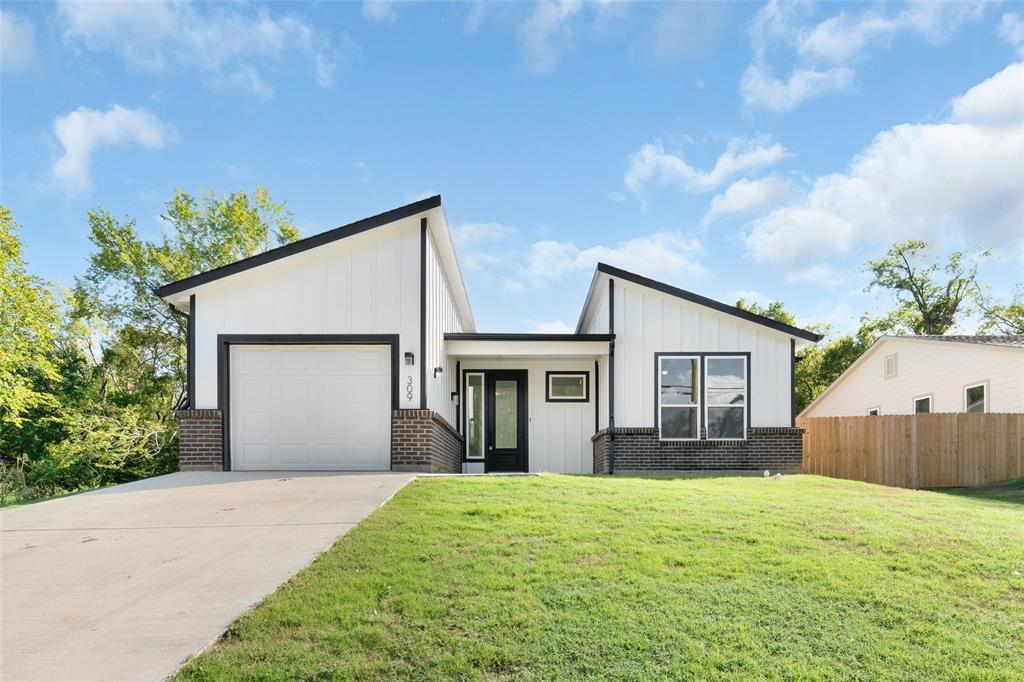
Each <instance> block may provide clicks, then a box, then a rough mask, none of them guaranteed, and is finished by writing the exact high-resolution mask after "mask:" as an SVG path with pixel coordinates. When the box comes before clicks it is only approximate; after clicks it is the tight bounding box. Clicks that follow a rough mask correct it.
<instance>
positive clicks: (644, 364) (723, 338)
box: [595, 279, 792, 427]
mask: <svg viewBox="0 0 1024 682" xmlns="http://www.w3.org/2000/svg"><path fill="white" fill-rule="evenodd" d="M595 319H596V316H595ZM615 336H616V338H615V398H616V400H615V425H616V426H617V427H644V426H646V427H650V426H654V425H655V418H654V396H655V381H656V378H655V372H656V370H655V366H654V354H655V353H673V352H679V353H687V352H695V353H714V352H748V353H750V366H749V369H748V371H749V372H750V392H751V395H750V397H749V405H750V408H749V409H750V425H751V426H789V425H790V423H791V400H792V398H791V395H792V393H791V390H792V389H791V385H790V372H791V361H790V337H789V336H788V335H787V334H784V333H782V332H778V331H775V330H773V329H769V328H768V327H764V326H762V325H758V324H756V323H753V322H748V321H746V320H743V319H740V318H738V317H735V316H732V315H727V314H725V313H720V312H718V311H716V310H713V309H711V308H706V307H704V306H701V305H698V304H696V303H691V302H689V301H686V300H683V299H680V298H677V297H675V296H669V295H668V294H663V293H661V292H659V291H655V290H653V289H649V288H647V287H644V286H641V285H638V284H633V283H631V282H627V281H623V280H621V279H617V280H615Z"/></svg>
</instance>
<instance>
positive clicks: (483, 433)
mask: <svg viewBox="0 0 1024 682" xmlns="http://www.w3.org/2000/svg"><path fill="white" fill-rule="evenodd" d="M477 376H478V377H480V414H479V415H477V419H479V420H480V450H481V452H480V454H479V455H476V454H471V453H470V452H469V443H470V438H469V410H470V407H471V406H472V405H473V401H472V400H471V399H470V398H469V378H470V377H477ZM485 385H486V383H485V381H484V373H483V372H466V405H465V412H464V413H463V415H462V416H463V419H465V420H466V447H465V452H466V460H467V461H473V462H482V461H484V459H486V457H487V444H486V440H487V422H486V418H485V417H484V415H485V414H487V391H486V390H484V386H485Z"/></svg>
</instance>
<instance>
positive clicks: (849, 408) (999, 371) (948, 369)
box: [800, 336, 1024, 417]
mask: <svg viewBox="0 0 1024 682" xmlns="http://www.w3.org/2000/svg"><path fill="white" fill-rule="evenodd" d="M927 412H1024V336H883V337H882V338H880V339H879V340H878V341H876V342H875V343H874V345H872V346H871V348H869V349H868V350H867V351H866V352H865V353H864V354H863V355H861V356H860V357H859V358H858V359H857V361H856V362H854V363H853V364H852V365H850V366H849V367H848V368H847V370H846V371H845V372H843V373H842V374H841V375H840V376H839V378H838V379H836V380H835V381H834V382H832V384H831V385H830V386H829V387H828V388H826V389H825V390H824V391H822V393H821V395H819V396H818V397H817V399H815V400H814V402H812V403H811V404H810V405H808V406H807V407H806V408H805V409H804V411H803V412H801V413H800V416H801V417H846V416H863V415H878V414H920V413H927Z"/></svg>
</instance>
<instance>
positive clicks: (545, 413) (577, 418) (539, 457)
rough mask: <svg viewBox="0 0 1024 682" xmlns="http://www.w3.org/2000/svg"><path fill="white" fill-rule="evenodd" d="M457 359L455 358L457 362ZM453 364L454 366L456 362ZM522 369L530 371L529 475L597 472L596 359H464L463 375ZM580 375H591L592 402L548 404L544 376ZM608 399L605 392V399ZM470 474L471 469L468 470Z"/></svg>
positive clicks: (603, 394)
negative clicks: (593, 441)
mask: <svg viewBox="0 0 1024 682" xmlns="http://www.w3.org/2000/svg"><path fill="white" fill-rule="evenodd" d="M454 359H455V358H453V361H454ZM453 364H454V362H453ZM474 369H520V370H526V371H527V373H528V374H527V379H526V381H527V394H528V395H527V398H528V399H527V412H528V414H529V429H528V431H529V439H530V443H529V460H530V461H529V468H530V471H534V472H539V471H554V472H558V473H565V474H589V473H593V471H594V448H593V445H592V444H591V442H590V437H591V436H593V435H594V432H595V431H594V359H593V358H580V359H572V358H570V359H565V358H464V359H463V360H462V371H463V372H466V371H471V370H474ZM548 371H580V372H587V373H588V374H589V375H590V379H589V381H590V400H589V401H588V402H585V403H549V402H546V400H545V396H546V386H545V383H544V382H545V372H548ZM605 395H607V394H606V393H604V392H603V391H602V398H601V400H602V401H603V400H604V396H605ZM467 470H469V469H467Z"/></svg>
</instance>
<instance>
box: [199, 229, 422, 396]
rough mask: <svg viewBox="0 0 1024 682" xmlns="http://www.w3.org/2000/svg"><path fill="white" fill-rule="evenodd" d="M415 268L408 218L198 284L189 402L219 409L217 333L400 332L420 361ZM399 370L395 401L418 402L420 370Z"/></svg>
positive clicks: (416, 236) (415, 241)
mask: <svg viewBox="0 0 1024 682" xmlns="http://www.w3.org/2000/svg"><path fill="white" fill-rule="evenodd" d="M419 273H420V222H419V218H418V217H413V218H408V219H405V220H401V221H398V222H395V223H393V224H391V225H387V226H384V227H381V228H378V229H374V230H369V231H367V232H364V233H361V234H357V235H353V236H351V237H348V238H346V239H342V240H339V241H336V242H333V243H329V244H325V245H323V246H320V247H318V248H315V249H310V250H309V251H304V252H302V253H297V254H294V255H292V256H289V257H288V258H282V259H280V260H277V261H274V262H271V263H267V264H265V265H262V266H260V267H258V268H252V269H250V270H245V271H243V272H240V273H237V274H235V275H232V276H230V277H225V278H224V279H221V280H216V281H213V282H210V283H208V284H206V285H203V286H201V287H200V288H199V289H198V290H197V291H196V324H195V334H196V337H195V349H196V355H195V377H196V385H195V391H196V405H195V407H196V408H198V409H211V408H216V407H217V335H218V334H398V335H399V337H400V341H399V349H398V351H399V353H400V354H401V353H404V352H406V351H408V352H412V353H414V354H415V355H416V357H417V358H420V356H421V353H420V348H419V343H420V340H419V337H420V313H419V310H420V278H419ZM399 367H400V371H401V372H402V375H401V376H400V377H399V384H400V390H399V406H400V407H403V408H404V407H413V408H414V407H419V372H418V371H408V370H413V369H414V368H412V367H409V368H407V367H406V366H405V365H404V364H400V366H399ZM415 369H416V370H418V367H416V368H415ZM410 380H411V382H412V388H413V397H412V399H411V400H409V399H407V396H406V391H405V387H406V384H407V382H408V381H410Z"/></svg>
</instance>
